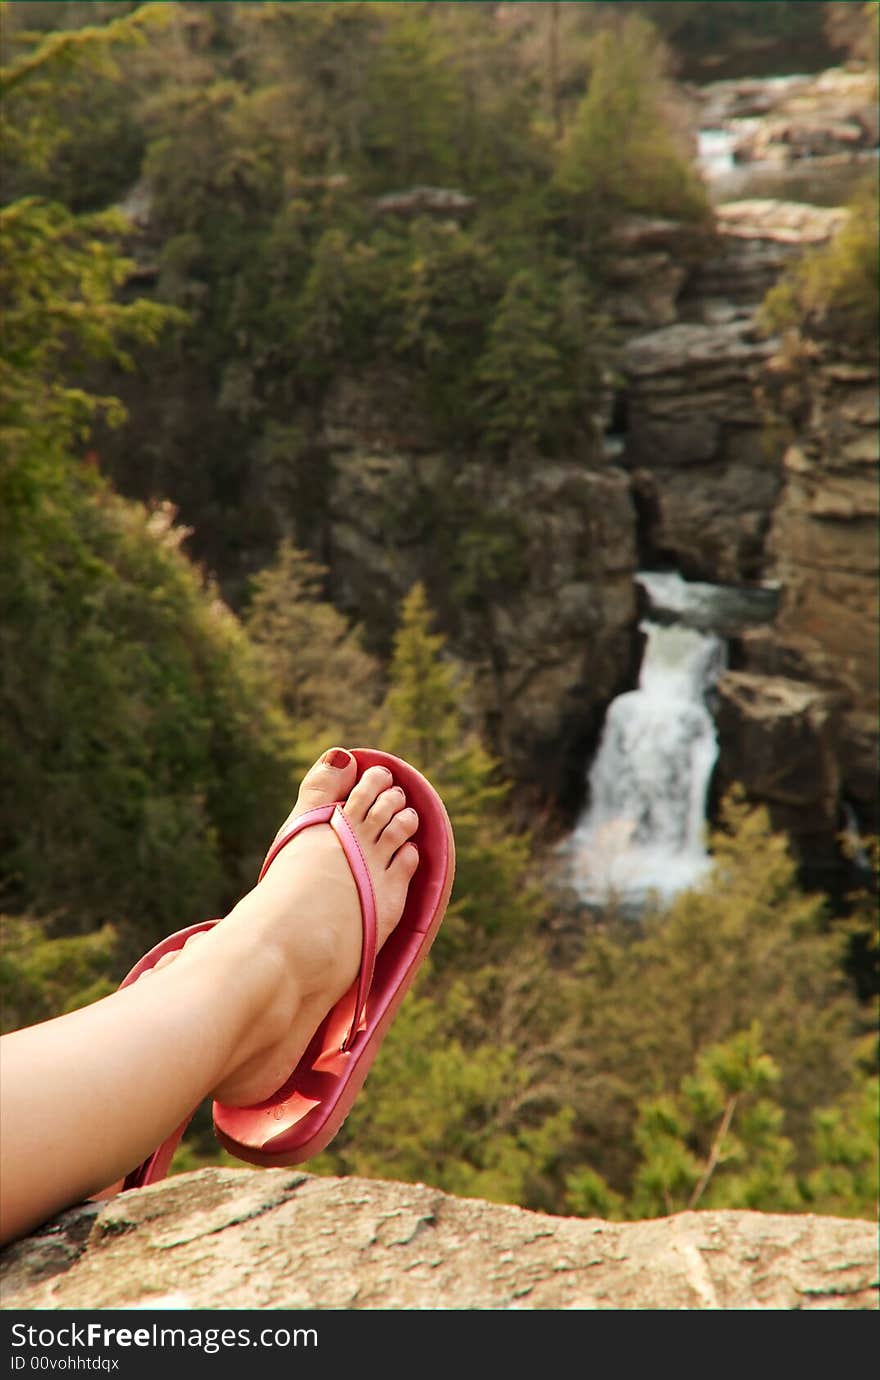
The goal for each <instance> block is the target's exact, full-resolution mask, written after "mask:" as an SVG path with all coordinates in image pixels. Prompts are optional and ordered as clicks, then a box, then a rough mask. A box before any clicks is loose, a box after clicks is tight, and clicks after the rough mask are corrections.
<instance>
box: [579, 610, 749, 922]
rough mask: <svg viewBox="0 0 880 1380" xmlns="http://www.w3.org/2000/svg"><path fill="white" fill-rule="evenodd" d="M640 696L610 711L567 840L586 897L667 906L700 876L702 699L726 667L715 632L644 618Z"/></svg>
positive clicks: (633, 693)
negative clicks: (581, 808) (583, 804)
mask: <svg viewBox="0 0 880 1380" xmlns="http://www.w3.org/2000/svg"><path fill="white" fill-rule="evenodd" d="M640 627H641V630H642V632H644V634H645V636H646V643H645V650H644V654H643V658H642V667H641V672H640V675H639V686H638V689H637V690H630V691H628V692H627V693H626V694H623V695H619V696H618V697H617V699H615V700H614V701H613V702H612V703H611V705H610V706H609V709H608V713H607V715H606V718H605V724H604V728H603V731H602V737H601V741H600V744H599V749H598V752H597V754H596V757H595V760H594V762H593V765H592V767H591V769H590V773H589V802H590V803H589V806H588V808H587V809H586V811H585V812H584V814H583V815H582V817H581V819H580V820H579V821H578V823H577V825H576V827H575V829H574V832H573V834H572V836H571V839H570V841H569V848H568V855H569V865H570V872H571V880H572V884H573V885H574V887H575V889H576V890H577V891H578V892H579V893H580V894H581V896H582V897H583V898H584V899H585V900H589V901H598V902H601V901H607V900H609V899H610V898H611V897H612V896H616V897H618V898H619V899H620V900H622V901H624V902H627V903H630V904H632V903H636V904H639V903H643V902H644V901H646V900H647V899H648V897H649V895H650V893H651V892H656V893H657V896H658V898H659V899H661V900H669V899H671V897H672V896H674V895H675V894H676V893H677V892H679V891H681V890H683V889H684V888H685V887H688V886H692V885H694V884H695V883H696V882H698V881H699V880H700V878H701V877H702V876H703V874H704V873H705V872H706V870H707V869H708V866H709V857H708V854H707V852H706V847H705V841H704V833H705V811H706V794H707V791H708V787H709V781H710V778H711V775H712V769H713V767H714V765H715V759H716V757H717V755H718V743H717V739H716V734H715V725H714V723H713V720H712V716H711V714H710V713H709V710H708V708H707V707H706V702H705V694H706V691H707V689H708V687H709V686H710V685H711V684H712V682H713V681H714V679H715V677H716V676H717V674H718V672H719V671H720V670H721V668H722V667H723V664H724V644H723V642H722V641H721V640H720V639H719V638H718V637H716V636H715V635H714V634H712V633H703V632H699V631H697V630H696V629H694V628H687V627H683V626H680V625H672V626H663V625H662V624H660V623H654V622H651V621H650V620H646V621H644V622H642V623H641V625H640Z"/></svg>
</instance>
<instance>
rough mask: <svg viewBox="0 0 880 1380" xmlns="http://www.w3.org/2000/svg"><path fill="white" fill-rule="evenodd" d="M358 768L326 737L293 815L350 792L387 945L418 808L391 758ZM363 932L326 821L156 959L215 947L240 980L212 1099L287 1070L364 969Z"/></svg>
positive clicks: (228, 1097)
mask: <svg viewBox="0 0 880 1380" xmlns="http://www.w3.org/2000/svg"><path fill="white" fill-rule="evenodd" d="M356 775H357V768H356V763H355V761H354V758H353V757H352V756H351V755H350V754H349V753H347V752H345V751H344V749H341V748H333V749H330V750H329V751H328V752H326V753H325V754H324V756H323V757H322V758H321V759H320V760H319V761H318V762H316V763H315V765H314V766H313V767H312V768H311V770H310V771H309V772H308V773H307V775H306V776H305V778H304V779H303V782H302V785H301V787H300V790H299V795H298V797H297V802H296V805H295V806H294V808H293V810H292V812H291V815H290V817H289V818H290V819H293V818H295V817H296V816H298V815H301V814H304V813H306V812H307V811H309V810H313V809H316V808H317V807H318V806H321V805H329V804H332V803H334V802H341V801H344V802H345V803H344V805H343V806H342V809H343V813H344V814H345V816H346V819H347V821H348V823H349V825H350V826H351V828H352V830H353V832H354V834H355V836H356V838H357V840H358V843H359V844H360V847H361V850H362V852H363V855H364V858H365V860H366V863H367V866H368V867H369V870H370V876H371V879H372V882H373V890H374V893H375V897H376V912H377V927H378V935H377V940H378V944H379V946H380V947H381V945H382V944H383V943H384V941H385V940H386V939H387V938H388V936H389V934H390V933H391V931H392V930H393V929H394V927H395V925H396V924H397V922H398V920H399V919H400V917H401V915H402V913H403V907H404V903H405V901H406V894H407V889H408V887H409V883H410V879H411V877H412V876H413V873H414V872H415V870H416V867H417V866H418V860H419V855H418V849H417V848H416V846H415V845H414V844H413V843H412V842H410V840H411V839H412V836H413V835H414V834H415V832H416V829H417V828H418V816H417V814H416V812H415V810H413V809H412V808H411V807H410V806H408V805H407V803H406V796H405V794H404V792H403V790H402V789H401V788H400V787H399V786H397V785H395V783H394V780H393V777H392V774H391V772H390V771H389V770H388V769H387V768H386V767H378V766H376V767H369V768H368V769H367V770H366V771H365V772H364V774H363V776H362V777H361V778H360V780H359V781H356ZM287 822H289V821H286V822H285V823H287ZM280 832H281V831H279V833H280ZM361 933H362V931H361V911H360V902H359V900H358V894H357V889H356V887H355V883H354V878H353V877H352V874H351V870H350V868H349V865H348V862H347V860H346V858H345V854H344V853H343V851H342V846H341V844H340V842H339V840H338V838H337V837H336V835H335V833H334V832H333V830H332V829H331V828H330V826H329V824H319V825H314V826H312V827H311V828H308V829H304V830H303V832H302V833H301V834H298V835H297V836H296V837H295V838H294V839H292V840H291V842H290V843H289V844H287V845H286V846H285V847H284V848H283V849H282V850H281V851H280V853H279V854H278V855H277V857H276V858H275V859H274V860H273V862H272V864H271V865H270V867H269V870H268V871H267V873H266V875H265V877H264V878H263V880H262V881H261V882H259V883H258V884H257V885H256V886H255V887H254V888H253V890H252V891H250V892H248V894H247V895H246V896H244V897H243V898H242V900H241V901H239V902H238V904H237V905H236V906H235V908H234V909H233V910H232V911H231V912H230V913H229V915H228V916H227V917H226V918H225V919H224V920H222V921H221V922H220V923H219V924H218V925H216V926H215V927H214V929H212V930H209V931H204V932H202V933H201V934H197V935H194V936H193V938H192V939H191V940H190V941H189V943H188V944H187V945H185V946H184V949H183V950H181V951H180V952H179V953H178V954H174V955H168V956H167V959H160V960H159V962H158V963H157V964H156V966H155V968H154V969H153V970H151V971H153V972H156V973H158V971H159V969H160V968H161V967H163V966H166V963H167V962H169V961H171V960H175V963H174V966H175V967H177V966H178V963H177V962H176V960H178V959H180V960H185V959H190V956H191V958H192V961H197V962H199V963H200V964H201V963H202V962H204V960H205V959H208V958H209V957H211V958H213V959H214V960H215V961H216V963H217V964H218V965H219V966H220V968H224V969H226V972H227V978H228V979H229V980H231V981H232V982H234V983H235V984H236V988H237V990H236V993H235V999H236V1000H237V1001H239V1000H240V1001H241V1002H242V1032H241V1038H240V1039H239V1040H238V1041H237V1042H236V1046H235V1049H234V1051H233V1052H232V1053H231V1057H230V1060H229V1062H228V1064H227V1066H226V1068H225V1070H224V1072H223V1074H222V1076H221V1079H220V1081H219V1082H218V1084H217V1085H216V1087H215V1088H214V1089H213V1090H212V1096H213V1097H214V1098H216V1100H217V1101H219V1102H223V1103H226V1104H228V1105H231V1106H248V1105H251V1104H252V1103H255V1102H260V1101H262V1100H263V1099H264V1098H266V1097H269V1096H270V1095H271V1094H272V1093H273V1092H275V1091H276V1089H277V1088H279V1087H280V1086H281V1084H282V1083H284V1082H285V1081H286V1079H287V1078H288V1076H289V1075H290V1072H291V1071H292V1069H293V1068H294V1067H295V1066H296V1064H297V1063H298V1061H299V1059H300V1057H301V1056H302V1054H303V1053H304V1051H305V1049H306V1046H307V1045H308V1043H309V1041H310V1040H311V1037H312V1035H313V1034H314V1033H315V1031H316V1030H317V1028H318V1026H319V1025H320V1024H321V1021H322V1020H323V1019H324V1017H325V1016H326V1014H327V1012H328V1011H329V1010H330V1009H331V1007H332V1006H333V1005H334V1004H335V1003H336V1002H337V1001H338V1000H339V998H340V997H341V996H342V995H343V993H344V992H345V991H347V989H348V988H349V987H350V986H351V984H352V983H353V982H354V980H355V978H356V977H357V974H358V970H359V966H360V957H361ZM194 949H195V950H197V953H192V950H194ZM145 976H147V975H146V974H145Z"/></svg>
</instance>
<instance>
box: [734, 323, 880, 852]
mask: <svg viewBox="0 0 880 1380" xmlns="http://www.w3.org/2000/svg"><path fill="white" fill-rule="evenodd" d="M837 354H838V351H837V350H836V349H831V348H829V347H827V346H826V347H819V346H817V345H806V346H804V347H803V348H802V350H801V351H800V352H795V353H791V352H788V353H786V354H780V355H779V356H778V357H777V358H776V359H775V360H774V361H773V366H774V368H773V373H772V374H771V376H770V377H769V383H768V387H769V391H770V396H771V400H773V401H774V402H775V406H776V408H777V416H778V418H779V420H781V421H785V420H788V421H789V424H790V426H791V434H792V437H793V439H792V440H791V442H790V444H789V445H788V446H787V448H786V450H785V453H784V465H783V473H784V484H783V488H782V491H781V494H780V498H779V501H778V503H777V505H776V507H775V510H774V514H773V521H772V523H771V527H770V531H769V534H768V542H767V549H768V557H769V563H770V567H769V568H770V570H771V572H772V574H773V575H774V576H775V578H776V579H777V580H778V581H779V584H780V589H781V597H780V604H779V610H778V613H777V616H776V620H775V623H774V627H773V629H772V633H771V632H768V631H767V630H765V629H762V630H758V631H755V632H754V633H752V634H750V635H749V636H748V637H747V638H746V639H745V640H744V651H745V659H746V665H747V667H748V668H749V669H750V670H753V671H755V672H760V673H764V674H766V675H770V676H774V675H777V674H783V675H788V676H794V677H796V678H799V679H801V680H804V681H807V682H809V684H810V685H812V686H814V687H818V688H819V689H821V690H822V691H824V692H826V693H827V694H828V695H829V696H831V697H832V698H833V700H834V702H835V705H836V711H835V717H836V729H835V740H836V747H835V754H836V757H837V759H838V769H839V775H840V793H841V796H842V797H843V798H844V799H846V800H848V801H849V802H850V803H851V804H852V805H854V806H855V808H856V812H857V815H858V817H859V819H860V821H861V823H862V826H863V828H864V830H865V831H866V832H869V831H870V832H873V831H874V830H876V829H877V827H878V811H877V755H878V723H877V705H878V696H880V682H878V601H877V575H878V544H877V513H878V503H877V497H878V489H877V468H878V459H880V443H878V430H877V426H878V420H880V412H878V382H880V379H878V370H877V367H876V365H871V364H869V363H865V362H861V361H860V362H858V363H854V362H851V361H848V360H845V359H842V358H839V357H835V356H836V355H837ZM795 428H796V429H795Z"/></svg>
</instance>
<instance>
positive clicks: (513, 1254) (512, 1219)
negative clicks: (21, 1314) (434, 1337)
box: [0, 1169, 877, 1311]
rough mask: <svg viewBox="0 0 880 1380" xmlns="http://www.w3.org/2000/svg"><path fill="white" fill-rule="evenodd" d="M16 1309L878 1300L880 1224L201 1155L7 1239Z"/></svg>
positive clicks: (779, 1305)
mask: <svg viewBox="0 0 880 1380" xmlns="http://www.w3.org/2000/svg"><path fill="white" fill-rule="evenodd" d="M0 1303H2V1307H3V1308H4V1309H56V1310H57V1309H125V1308H137V1307H149V1308H175V1309H190V1308H191V1309H211V1308H222V1309H229V1308H233V1309H251V1308H253V1309H280V1308H285V1309H434V1310H449V1309H480V1310H485V1309H492V1310H502V1311H506V1310H507V1311H518V1310H523V1309H556V1310H559V1309H586V1310H594V1309H654V1310H660V1309H662V1310H684V1309H687V1310H691V1309H695V1310H696V1309H710V1310H725V1309H739V1310H758V1309H765V1310H766V1309H773V1310H778V1309H786V1310H787V1309H862V1310H867V1309H876V1307H877V1244H876V1224H875V1223H872V1222H866V1221H850V1220H846V1219H842V1218H823V1217H815V1216H777V1215H769V1214H763V1213H758V1212H733V1211H727V1212H684V1213H680V1214H678V1215H677V1216H674V1217H667V1218H659V1219H656V1220H650V1221H644V1222H633V1223H624V1224H621V1223H612V1222H605V1221H600V1220H596V1219H581V1218H563V1217H550V1216H545V1215H543V1214H540V1213H535V1212H528V1211H525V1210H523V1209H522V1208H518V1207H510V1206H500V1205H497V1204H492V1203H486V1202H482V1201H479V1200H476V1199H467V1198H454V1197H451V1196H450V1195H448V1194H446V1193H441V1192H440V1191H439V1190H437V1189H434V1188H428V1187H426V1186H424V1185H422V1184H403V1183H391V1182H384V1181H376V1180H366V1179H354V1178H353V1179H332V1178H317V1177H314V1176H312V1175H308V1174H304V1173H301V1172H299V1171H295V1170H283V1169H270V1170H262V1171H261V1170H250V1169H241V1170H239V1169H202V1170H199V1171H197V1172H194V1173H190V1174H181V1175H177V1176H175V1177H173V1178H171V1179H167V1180H165V1181H164V1182H163V1183H160V1184H155V1185H153V1186H152V1187H150V1188H146V1189H138V1190H134V1191H132V1192H129V1193H125V1194H122V1195H120V1196H119V1197H118V1198H116V1199H113V1200H111V1201H109V1202H106V1203H102V1204H88V1205H85V1206H83V1207H79V1208H74V1209H72V1210H71V1211H70V1212H67V1213H65V1214H63V1215H62V1216H61V1217H60V1218H59V1219H58V1220H57V1221H56V1222H55V1223H53V1224H50V1225H49V1226H48V1227H46V1228H44V1229H43V1230H42V1231H40V1232H39V1233H37V1234H36V1235H34V1236H32V1237H30V1238H28V1239H26V1240H24V1241H22V1242H19V1243H17V1244H15V1245H13V1246H10V1247H8V1248H7V1250H6V1251H5V1252H4V1253H3V1254H2V1255H0Z"/></svg>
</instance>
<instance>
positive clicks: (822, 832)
mask: <svg viewBox="0 0 880 1380" xmlns="http://www.w3.org/2000/svg"><path fill="white" fill-rule="evenodd" d="M715 688H716V695H717V707H716V709H715V722H716V724H717V727H718V739H719V745H720V746H719V759H718V767H717V771H718V777H719V786H720V787H721V789H725V788H726V787H727V786H730V785H731V784H732V783H733V782H734V781H737V782H739V783H740V784H741V785H742V786H744V787H745V789H746V791H747V792H748V794H749V795H750V796H752V797H753V798H754V799H757V800H761V801H763V802H765V803H766V804H767V805H768V806H769V808H770V815H771V819H772V821H773V823H774V824H775V826H776V827H777V828H781V829H786V830H787V831H788V830H791V829H792V827H793V826H796V828H795V832H796V833H797V834H798V835H799V837H800V839H801V840H802V841H803V839H804V837H805V836H806V835H811V836H813V837H815V838H816V839H817V840H820V841H821V840H822V839H823V838H828V837H830V836H831V835H833V833H834V831H835V829H836V827H837V822H838V814H839V794H840V767H839V762H838V736H839V713H838V706H837V705H836V703H835V700H834V698H833V696H831V695H829V694H827V693H825V692H824V691H822V690H819V689H817V688H816V687H815V686H814V685H810V684H809V683H806V682H804V681H798V680H792V679H789V678H788V677H785V676H767V675H757V674H754V673H752V672H747V671H727V672H725V673H724V674H723V675H722V676H720V677H719V680H718V683H717V685H716V687H715Z"/></svg>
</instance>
